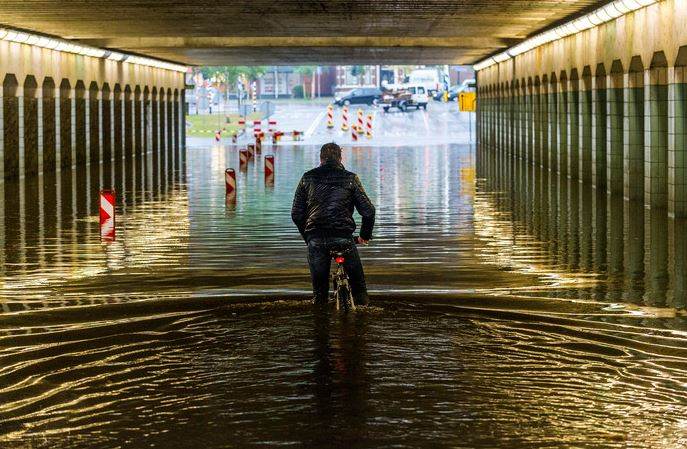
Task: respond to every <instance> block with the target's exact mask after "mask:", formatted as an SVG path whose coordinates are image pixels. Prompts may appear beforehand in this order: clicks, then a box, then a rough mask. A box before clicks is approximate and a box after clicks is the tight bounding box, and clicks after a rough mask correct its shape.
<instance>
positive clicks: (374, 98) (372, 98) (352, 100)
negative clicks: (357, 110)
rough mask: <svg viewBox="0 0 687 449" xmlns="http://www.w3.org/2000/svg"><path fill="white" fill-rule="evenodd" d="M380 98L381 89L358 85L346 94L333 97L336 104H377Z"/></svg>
mask: <svg viewBox="0 0 687 449" xmlns="http://www.w3.org/2000/svg"><path fill="white" fill-rule="evenodd" d="M381 98H382V91H381V90H380V89H378V88H376V87H359V88H357V89H353V90H352V91H350V92H349V93H347V94H346V95H343V96H341V97H337V98H335V99H334V103H335V104H336V105H338V106H343V105H349V104H367V105H372V104H377V103H378V102H379V100H380V99H381Z"/></svg>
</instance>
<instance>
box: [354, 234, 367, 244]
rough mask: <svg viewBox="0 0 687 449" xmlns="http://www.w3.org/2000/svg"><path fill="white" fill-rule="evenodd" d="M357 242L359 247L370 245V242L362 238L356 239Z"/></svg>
mask: <svg viewBox="0 0 687 449" xmlns="http://www.w3.org/2000/svg"><path fill="white" fill-rule="evenodd" d="M355 242H356V243H357V244H358V245H367V244H368V243H370V241H369V240H365V239H363V238H361V237H360V236H358V237H356V239H355Z"/></svg>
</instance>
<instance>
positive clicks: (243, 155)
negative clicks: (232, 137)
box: [239, 148, 250, 170]
mask: <svg viewBox="0 0 687 449" xmlns="http://www.w3.org/2000/svg"><path fill="white" fill-rule="evenodd" d="M249 158H250V155H249V154H248V150H247V149H245V148H241V149H240V150H239V168H241V169H243V170H245V169H246V165H248V159H249Z"/></svg>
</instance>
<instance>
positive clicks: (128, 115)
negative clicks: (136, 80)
mask: <svg viewBox="0 0 687 449" xmlns="http://www.w3.org/2000/svg"><path fill="white" fill-rule="evenodd" d="M133 131H134V116H133V91H132V89H131V86H129V85H128V84H127V85H126V86H125V87H124V156H125V158H127V159H128V158H129V157H131V156H133V153H134V133H133Z"/></svg>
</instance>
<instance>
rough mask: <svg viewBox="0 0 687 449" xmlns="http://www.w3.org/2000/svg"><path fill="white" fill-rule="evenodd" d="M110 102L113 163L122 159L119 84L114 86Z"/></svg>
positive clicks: (122, 145)
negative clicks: (111, 110)
mask: <svg viewBox="0 0 687 449" xmlns="http://www.w3.org/2000/svg"><path fill="white" fill-rule="evenodd" d="M112 101H113V103H114V107H113V114H112V122H113V125H114V129H113V133H112V134H113V138H114V139H113V140H114V158H115V161H121V160H122V159H123V158H124V133H123V130H124V96H123V92H122V87H121V86H120V85H119V84H115V86H114V90H113V97H112Z"/></svg>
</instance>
